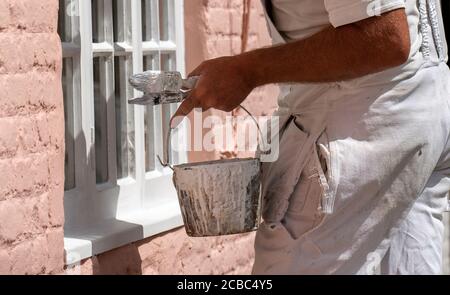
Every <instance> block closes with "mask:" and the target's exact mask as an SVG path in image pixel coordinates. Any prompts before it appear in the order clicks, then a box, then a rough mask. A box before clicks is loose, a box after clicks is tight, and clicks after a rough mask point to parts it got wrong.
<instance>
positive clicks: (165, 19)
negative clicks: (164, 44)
mask: <svg viewBox="0 0 450 295" xmlns="http://www.w3.org/2000/svg"><path fill="white" fill-rule="evenodd" d="M170 1H171V0H159V40H161V41H167V40H169V2H170Z"/></svg>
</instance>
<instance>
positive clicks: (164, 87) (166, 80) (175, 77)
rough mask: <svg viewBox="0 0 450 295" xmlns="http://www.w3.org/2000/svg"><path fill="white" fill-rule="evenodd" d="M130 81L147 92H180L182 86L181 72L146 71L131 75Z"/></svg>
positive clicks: (140, 89)
mask: <svg viewBox="0 0 450 295" xmlns="http://www.w3.org/2000/svg"><path fill="white" fill-rule="evenodd" d="M129 82H130V84H131V85H132V86H133V87H134V88H135V89H137V90H139V91H142V92H144V93H145V94H162V93H179V92H180V89H181V87H182V77H181V74H180V73H179V72H161V71H146V72H143V73H139V74H135V75H133V76H131V77H130V79H129Z"/></svg>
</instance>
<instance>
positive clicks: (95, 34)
mask: <svg viewBox="0 0 450 295" xmlns="http://www.w3.org/2000/svg"><path fill="white" fill-rule="evenodd" d="M103 1H104V0H91V7H92V42H94V43H100V42H103V41H105V40H104V33H103V31H104V22H105V17H104V2H103Z"/></svg>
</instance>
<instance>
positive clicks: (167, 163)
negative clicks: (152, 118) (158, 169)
mask: <svg viewBox="0 0 450 295" xmlns="http://www.w3.org/2000/svg"><path fill="white" fill-rule="evenodd" d="M239 107H240V108H241V109H242V110H244V112H246V113H247V114H248V115H249V116H250V118H251V119H252V121H253V122H254V123H255V124H256V127H257V128H258V132H259V139H260V141H261V145H262V146H263V147H266V143H265V142H264V136H263V133H262V131H261V128H260V126H259V124H258V121H257V120H256V118H255V117H254V116H253V115H252V114H251V113H250V111H249V110H247V109H246V108H245V107H244V106H242V105H239ZM173 129H174V128H171V127H169V128H168V131H167V133H166V135H165V139H164V141H165V143H166V149H165V150H164V154H163V159H162V160H161V157H160V156H159V155H157V156H156V157H157V158H158V161H159V163H160V164H161V166H163V167H169V168H170V169H172V170H173V166H172V165H171V164H170V159H169V154H170V152H169V146H170V138H171V133H172V130H173ZM263 150H264V151H266V149H265V148H264V149H263Z"/></svg>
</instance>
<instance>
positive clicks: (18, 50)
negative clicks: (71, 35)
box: [0, 33, 61, 74]
mask: <svg viewBox="0 0 450 295" xmlns="http://www.w3.org/2000/svg"><path fill="white" fill-rule="evenodd" d="M0 44H2V46H0V64H1V65H2V66H1V67H0V74H7V73H10V74H13V73H23V72H27V71H31V70H35V71H40V72H45V71H54V72H56V71H57V70H58V69H59V68H58V66H59V64H60V58H61V45H60V42H59V37H58V36H57V35H55V34H32V33H24V34H15V33H6V34H0Z"/></svg>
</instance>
